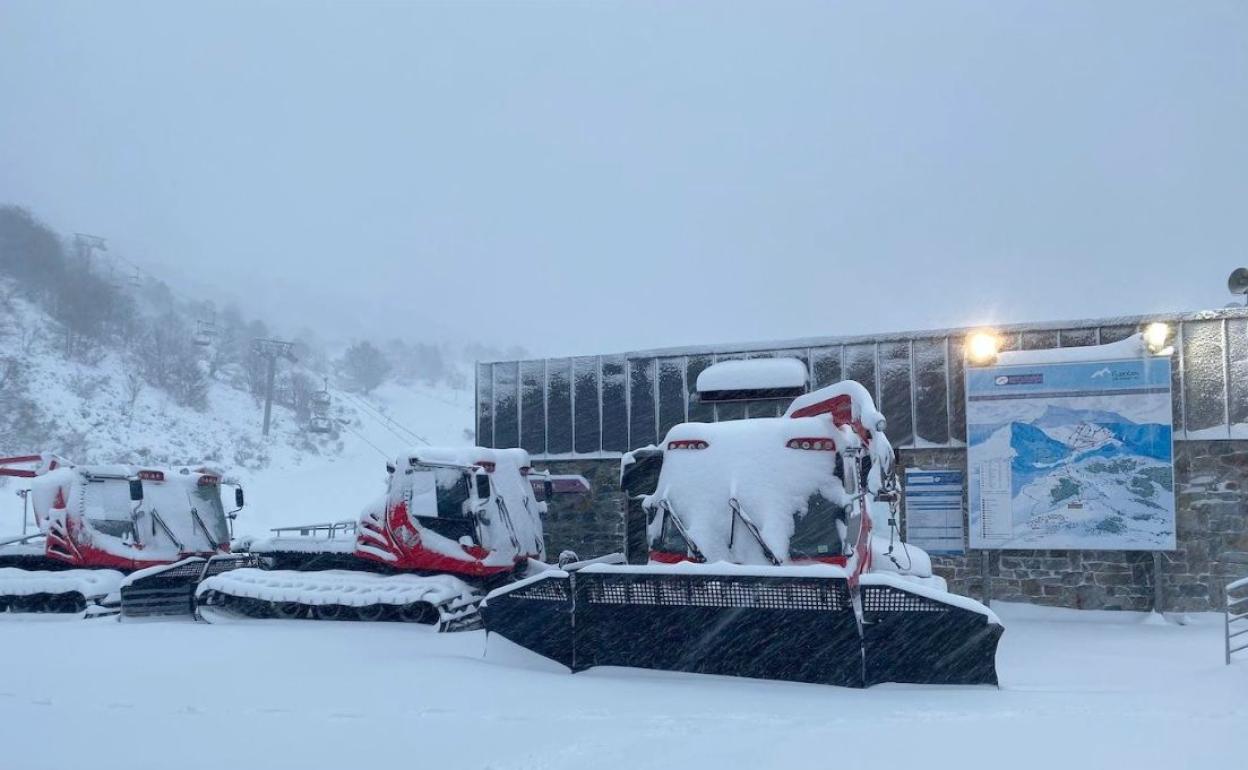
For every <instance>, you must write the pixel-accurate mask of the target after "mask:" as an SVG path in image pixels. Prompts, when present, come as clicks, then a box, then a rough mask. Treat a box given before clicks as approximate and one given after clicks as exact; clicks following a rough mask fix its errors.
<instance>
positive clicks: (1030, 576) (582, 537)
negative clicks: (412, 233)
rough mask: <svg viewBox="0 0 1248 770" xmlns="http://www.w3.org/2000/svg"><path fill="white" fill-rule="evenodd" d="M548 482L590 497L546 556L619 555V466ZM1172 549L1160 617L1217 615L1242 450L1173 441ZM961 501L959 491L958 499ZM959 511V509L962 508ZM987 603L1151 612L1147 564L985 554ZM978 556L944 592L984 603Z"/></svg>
mask: <svg viewBox="0 0 1248 770" xmlns="http://www.w3.org/2000/svg"><path fill="white" fill-rule="evenodd" d="M539 465H540V466H541V467H547V468H549V469H550V470H551V471H553V472H555V473H580V474H582V475H584V476H585V477H586V478H587V479H589V481H590V483H591V484H592V485H593V488H594V494H593V495H591V496H577V497H564V498H560V499H556V500H555V501H553V504H552V505H551V506H550V511H549V513H548V514H547V518H546V543H547V550H548V552H549V553H550V555H551V558H554V557H555V556H556V555H558V553H559V551H561V550H563V549H565V548H569V549H572V550H574V551H576V552H577V553H578V555H580V556H581V557H583V558H588V557H592V556H601V555H602V554H604V553H610V552H612V551H620V550H622V549H623V547H624V546H623V542H624V524H623V499H622V496H621V495H620V493H619V490H618V488H617V487H618V476H619V461H618V460H567V461H558V462H545V463H539ZM899 465H900V466H901V467H903V468H905V467H917V468H924V469H928V470H936V469H942V468H956V469H959V470H963V471H964V470H965V469H966V452H965V450H961V449H903V450H901V452H900V453H899ZM1174 470H1175V484H1176V487H1177V489H1176V493H1177V494H1176V500H1177V506H1178V510H1177V517H1178V547H1177V549H1176V550H1175V551H1173V552H1171V553H1166V554H1164V555H1163V556H1162V559H1161V572H1162V575H1161V587H1162V609H1164V610H1166V611H1201V610H1211V609H1218V608H1220V607H1221V606H1222V602H1223V587H1224V586H1225V585H1226V584H1227V583H1228V582H1230V581H1231V580H1233V579H1235V578H1239V577H1244V576H1246V575H1248V441H1178V442H1175V466H1174ZM964 494H965V492H964ZM963 510H965V506H964V508H963ZM987 557H988V569H989V573H990V575H991V578H990V579H991V588H992V598H994V599H999V600H1005V601H1022V602H1032V603H1036V604H1046V605H1052V606H1058V607H1074V608H1083V609H1125V610H1147V609H1151V608H1152V606H1153V600H1154V578H1155V576H1154V574H1153V573H1154V560H1153V556H1152V554H1151V553H1140V552H1130V551H990V552H987ZM983 558H984V552H980V551H973V552H968V553H967V555H965V556H958V557H937V558H935V559H934V560H933V561H934V567H935V570H936V572H937V573H938V574H940V575H942V576H943V577H944V578H945V579H946V580H948V581H949V587H950V589H951V590H953V591H955V592H957V593H960V594H965V595H968V596H974V597H977V598H980V597H983V595H984V585H983V579H982V575H983Z"/></svg>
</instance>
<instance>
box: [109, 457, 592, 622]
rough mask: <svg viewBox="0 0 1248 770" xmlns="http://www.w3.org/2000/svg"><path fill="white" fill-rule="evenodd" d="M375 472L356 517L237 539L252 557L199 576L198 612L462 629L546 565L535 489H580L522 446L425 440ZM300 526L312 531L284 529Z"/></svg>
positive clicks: (582, 487)
mask: <svg viewBox="0 0 1248 770" xmlns="http://www.w3.org/2000/svg"><path fill="white" fill-rule="evenodd" d="M386 471H387V475H386V491H385V494H384V495H383V496H382V497H380V498H379V499H377V500H376V501H375V502H373V503H372V504H370V505H369V506H367V507H366V508H365V509H364V511H363V513H362V514H361V515H360V516H359V518H358V519H356V520H350V521H346V522H339V523H337V524H312V525H306V526H303V527H283V528H281V529H280V530H279V533H278V536H276V537H272V538H266V539H263V540H254V541H249V542H247V543H245V544H242V543H240V549H241V546H243V545H245V546H246V547H247V550H248V551H249V553H250V554H251V556H252V557H253V558H254V559H255V561H256V565H255V566H245V567H242V568H237V569H231V570H228V571H221V572H220V573H219V574H214V575H212V576H210V577H207V578H206V579H204V580H203V581H202V582H201V583H199V585H198V586H197V588H196V589H195V590H196V604H197V609H196V611H197V613H198V614H199V616H200V617H201V618H203V619H205V620H213V619H220V618H223V617H224V616H227V615H234V616H239V615H241V616H247V617H280V618H313V619H320V620H345V619H359V620H385V619H390V620H400V621H408V622H418V623H430V624H434V623H436V624H438V625H439V626H440V627H441V628H443V629H445V630H458V629H464V628H471V627H473V626H475V625H479V622H480V619H479V617H478V616H477V613H476V606H477V603H478V602H479V601H480V599H481V597H482V596H483V595H484V593H485V591H486V590H488V589H489V588H492V587H495V586H498V585H501V584H503V583H507V582H509V581H511V580H513V579H515V577H516V576H518V575H523V574H524V573H525V572H526V571H527V570H528V569H530V568H533V569H544V568H546V566H547V565H545V564H544V563H542V560H543V559H545V558H546V546H545V542H544V537H543V532H542V519H541V514H542V512H543V511H544V509H545V504H544V502H543V501H540V500H538V497H537V493H538V491H539V490H540V491H541V492H542V494H543V495H551V494H556V493H565V492H568V493H575V492H584V491H588V484H587V483H586V482H585V480H584V479H583V478H581V477H579V476H575V477H567V476H561V477H552V476H550V475H549V474H545V473H542V472H540V471H536V470H534V469H533V468H532V467H531V465H530V461H529V455H528V453H527V452H525V451H524V450H523V449H489V448H485V447H452V448H435V447H425V448H422V449H420V450H416V451H413V452H409V453H406V454H403V455H401V456H399V457H397V458H395V459H394V460H393V461H391V462H389V463H387V465H386ZM299 530H302V531H304V532H307V533H315V534H314V536H300V535H292V534H290V533H291V532H292V531H299ZM316 535H319V536H316ZM123 599H124V597H123ZM123 604H124V601H123ZM188 611H189V610H188Z"/></svg>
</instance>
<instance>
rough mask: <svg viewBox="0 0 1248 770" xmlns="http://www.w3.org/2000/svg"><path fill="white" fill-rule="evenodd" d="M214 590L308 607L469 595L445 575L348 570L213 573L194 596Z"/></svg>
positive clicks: (469, 589)
mask: <svg viewBox="0 0 1248 770" xmlns="http://www.w3.org/2000/svg"><path fill="white" fill-rule="evenodd" d="M207 591H220V592H221V593H226V594H229V595H231V596H241V597H246V598H248V599H262V600H264V601H270V602H298V603H300V604H307V605H310V606H319V605H328V604H341V605H345V606H348V607H364V606H367V605H370V604H393V605H401V604H410V603H412V602H420V601H424V602H429V603H430V604H434V605H436V604H440V603H442V602H445V601H449V600H451V599H455V598H458V597H469V596H472V595H473V594H474V593H475V591H473V589H472V587H471V586H469V585H468V584H467V583H465V582H464V581H462V580H460V579H459V578H456V577H452V576H451V575H424V576H422V575H379V574H376V573H372V572H356V571H353V570H336V569H335V570H321V571H317V572H299V571H296V570H262V569H254V568H250V567H245V568H242V569H236V570H231V571H229V572H223V573H221V574H220V575H214V576H212V577H210V578H208V579H206V580H204V582H202V583H200V584H199V587H198V588H197V589H196V590H195V593H196V595H202V594H203V593H205V592H207Z"/></svg>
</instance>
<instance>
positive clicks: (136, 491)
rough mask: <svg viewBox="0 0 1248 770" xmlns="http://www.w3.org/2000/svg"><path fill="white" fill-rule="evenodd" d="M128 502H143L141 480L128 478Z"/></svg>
mask: <svg viewBox="0 0 1248 770" xmlns="http://www.w3.org/2000/svg"><path fill="white" fill-rule="evenodd" d="M130 502H132V503H141V502H143V480H142V479H130Z"/></svg>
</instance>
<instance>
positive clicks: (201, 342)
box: [195, 319, 217, 348]
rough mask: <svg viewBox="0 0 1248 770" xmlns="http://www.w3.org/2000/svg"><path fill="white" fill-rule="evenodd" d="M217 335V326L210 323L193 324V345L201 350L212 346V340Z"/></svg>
mask: <svg viewBox="0 0 1248 770" xmlns="http://www.w3.org/2000/svg"><path fill="white" fill-rule="evenodd" d="M216 334H217V325H216V324H215V323H213V322H212V321H204V320H202V319H201V320H198V321H196V322H195V344H196V345H198V346H199V347H201V348H206V347H208V346H209V345H211V344H212V338H213V337H215V336H216Z"/></svg>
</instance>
